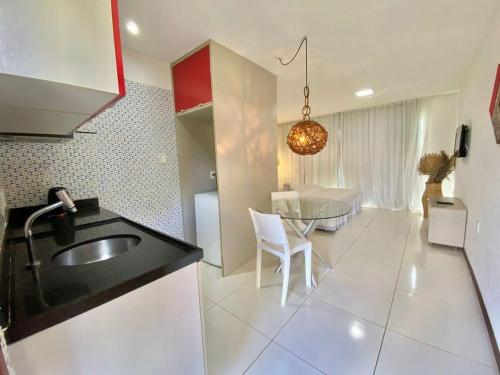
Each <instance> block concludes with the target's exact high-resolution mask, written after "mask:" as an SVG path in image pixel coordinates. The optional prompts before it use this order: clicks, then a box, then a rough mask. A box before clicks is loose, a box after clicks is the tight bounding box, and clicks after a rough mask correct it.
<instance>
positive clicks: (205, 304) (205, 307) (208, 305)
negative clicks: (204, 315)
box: [202, 296, 215, 311]
mask: <svg viewBox="0 0 500 375" xmlns="http://www.w3.org/2000/svg"><path fill="white" fill-rule="evenodd" d="M202 303H203V311H208V310H209V309H210V308H211V307H213V306H214V305H215V303H214V302H213V301H212V300H210V299H208V298H207V297H205V296H203V297H202Z"/></svg>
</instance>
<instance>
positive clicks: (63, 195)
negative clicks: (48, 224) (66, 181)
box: [24, 190, 76, 268]
mask: <svg viewBox="0 0 500 375" xmlns="http://www.w3.org/2000/svg"><path fill="white" fill-rule="evenodd" d="M56 195H57V198H59V202H56V203H52V204H50V205H48V206H46V207H43V208H41V209H39V210H38V211H36V212H33V213H32V214H31V215H30V217H28V220H26V223H25V224H24V237H25V238H26V245H27V247H28V257H29V263H28V264H27V265H26V267H27V268H33V267H38V266H40V264H41V262H40V261H39V260H37V259H36V256H35V252H34V251H33V234H32V233H31V227H32V225H33V222H34V221H35V220H36V218H38V217H39V216H41V215H43V214H45V213H47V212H49V211H52V210H54V209H56V208H58V207H61V206H62V207H63V209H64V210H66V211H69V212H71V213H75V212H76V206H75V203H74V202H73V200H72V199H71V197H70V196H69V193H68V192H67V191H66V190H59V191H57V192H56Z"/></svg>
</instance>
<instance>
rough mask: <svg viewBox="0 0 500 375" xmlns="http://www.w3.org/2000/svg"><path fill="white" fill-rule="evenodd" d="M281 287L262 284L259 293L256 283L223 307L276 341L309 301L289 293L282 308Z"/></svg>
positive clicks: (225, 300)
mask: <svg viewBox="0 0 500 375" xmlns="http://www.w3.org/2000/svg"><path fill="white" fill-rule="evenodd" d="M281 290H282V287H281V285H278V284H271V285H266V284H265V283H261V288H260V289H257V288H256V286H255V282H254V281H253V280H252V281H250V282H248V283H246V284H245V285H243V286H242V287H241V288H239V289H238V290H236V291H235V292H234V293H232V294H231V295H230V296H229V297H227V298H225V299H224V300H222V302H220V305H221V306H222V307H223V308H224V309H226V310H227V311H229V312H231V313H232V314H234V315H236V316H237V317H238V318H240V319H241V320H243V321H245V322H246V323H248V324H249V325H250V326H252V327H254V328H256V329H257V330H259V331H260V332H262V333H263V334H265V335H266V336H268V337H269V338H273V337H274V336H275V335H276V334H277V333H278V332H279V330H280V329H281V328H282V327H283V326H284V325H285V324H286V322H288V320H289V319H290V317H291V316H292V315H293V314H294V313H295V312H296V311H297V309H298V308H299V306H300V305H301V304H302V303H303V302H304V300H305V299H306V297H307V296H306V295H303V294H299V293H297V292H294V291H290V290H289V291H288V299H287V302H286V305H285V306H281Z"/></svg>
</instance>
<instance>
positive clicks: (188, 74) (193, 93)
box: [172, 46, 212, 112]
mask: <svg viewBox="0 0 500 375" xmlns="http://www.w3.org/2000/svg"><path fill="white" fill-rule="evenodd" d="M172 84H173V88H174V100H175V112H180V111H183V110H186V109H190V108H194V107H196V106H198V105H200V104H205V103H209V102H211V101H212V82H211V77H210V49H209V46H206V47H203V48H202V49H200V50H199V51H196V52H195V53H193V54H192V55H190V56H188V57H186V58H185V59H184V60H182V61H179V62H178V63H177V64H175V65H174V66H173V67H172Z"/></svg>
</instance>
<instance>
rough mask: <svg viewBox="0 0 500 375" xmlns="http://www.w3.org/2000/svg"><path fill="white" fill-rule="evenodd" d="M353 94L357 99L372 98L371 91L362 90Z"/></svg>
mask: <svg viewBox="0 0 500 375" xmlns="http://www.w3.org/2000/svg"><path fill="white" fill-rule="evenodd" d="M355 94H356V96H357V97H359V98H361V97H363V96H372V95H373V90H372V89H363V90H359V91H356V93H355Z"/></svg>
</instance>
